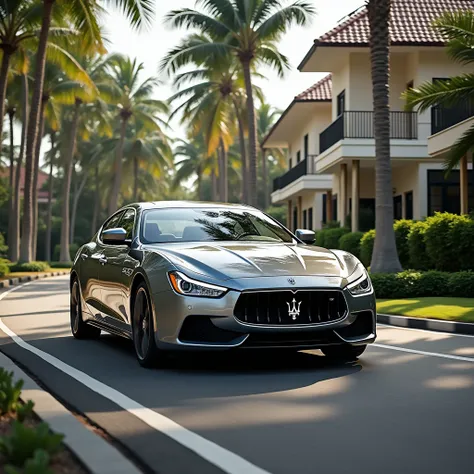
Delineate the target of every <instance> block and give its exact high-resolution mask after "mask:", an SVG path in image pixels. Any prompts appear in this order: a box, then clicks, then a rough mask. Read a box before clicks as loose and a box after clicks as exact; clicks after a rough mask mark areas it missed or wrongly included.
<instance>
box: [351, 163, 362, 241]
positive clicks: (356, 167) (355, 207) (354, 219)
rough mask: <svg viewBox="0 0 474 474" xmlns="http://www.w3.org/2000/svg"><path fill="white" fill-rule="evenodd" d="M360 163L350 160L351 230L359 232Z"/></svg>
mask: <svg viewBox="0 0 474 474" xmlns="http://www.w3.org/2000/svg"><path fill="white" fill-rule="evenodd" d="M359 176H360V161H359V160H352V214H351V230H352V232H357V231H358V230H359V198H360V178H359Z"/></svg>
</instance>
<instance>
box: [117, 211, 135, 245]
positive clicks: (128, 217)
mask: <svg viewBox="0 0 474 474" xmlns="http://www.w3.org/2000/svg"><path fill="white" fill-rule="evenodd" d="M134 223H135V209H127V210H126V211H125V212H124V214H123V216H122V219H121V220H120V224H119V227H123V228H124V229H125V230H126V231H127V237H126V238H127V239H130V240H131V239H132V238H133V224H134Z"/></svg>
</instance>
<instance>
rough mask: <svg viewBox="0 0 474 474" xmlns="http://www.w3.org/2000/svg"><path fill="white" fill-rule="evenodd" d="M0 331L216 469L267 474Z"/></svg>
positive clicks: (3, 327)
mask: <svg viewBox="0 0 474 474" xmlns="http://www.w3.org/2000/svg"><path fill="white" fill-rule="evenodd" d="M29 283H32V282H28V283H25V284H23V285H19V286H16V287H14V288H12V289H11V290H8V291H6V292H4V293H2V294H0V300H2V299H3V298H5V296H7V295H8V294H10V293H12V292H13V291H16V290H18V289H19V288H22V287H24V286H25V285H28V284H29ZM0 330H2V331H3V332H4V333H5V334H7V335H8V336H10V337H11V338H12V339H13V341H14V342H15V343H16V344H18V345H19V346H20V347H22V348H23V349H25V350H27V351H29V352H32V353H33V354H35V355H37V356H38V357H40V358H41V359H43V360H44V361H45V362H48V363H49V364H51V365H52V366H53V367H56V368H57V369H59V370H60V371H61V372H64V373H65V374H67V375H69V376H70V377H72V378H73V379H75V380H77V381H78V382H80V383H82V384H83V385H85V386H86V387H88V388H90V389H91V390H93V391H94V392H96V393H98V394H99V395H102V396H103V397H105V398H107V399H109V400H110V401H111V402H113V403H115V404H117V405H118V406H120V407H121V408H123V409H124V410H126V411H128V412H129V413H131V414H132V415H135V416H136V417H137V418H139V419H140V420H142V421H143V422H144V423H146V424H147V425H148V426H151V427H152V428H154V429H155V430H157V431H159V432H161V433H163V434H165V435H167V436H169V437H170V438H172V439H174V440H175V441H177V442H178V443H180V444H181V445H183V446H184V447H186V448H188V449H190V450H191V451H194V452H195V453H196V454H198V455H199V456H201V457H202V458H204V459H206V460H207V461H209V462H210V463H212V464H214V465H215V466H217V467H219V468H220V469H222V470H223V471H224V472H227V473H229V474H270V473H269V472H268V471H265V470H263V469H261V468H259V467H257V466H255V465H254V464H252V463H250V462H249V461H246V460H245V459H243V458H241V457H240V456H238V455H237V454H234V453H232V452H231V451H228V450H227V449H225V448H223V447H221V446H219V445H217V444H215V443H213V442H212V441H209V440H207V439H205V438H203V437H202V436H199V435H198V434H196V433H193V432H192V431H189V430H187V429H186V428H184V427H183V426H181V425H179V424H178V423H176V422H174V421H173V420H171V419H169V418H167V417H166V416H164V415H161V414H160V413H157V412H156V411H153V410H150V409H149V408H146V407H144V406H143V405H141V404H140V403H138V402H136V401H135V400H132V399H131V398H129V397H127V396H126V395H124V394H123V393H121V392H119V391H118V390H115V389H114V388H112V387H109V386H108V385H106V384H104V383H102V382H100V381H99V380H96V379H94V378H93V377H91V376H90V375H87V374H86V373H84V372H81V371H80V370H78V369H76V368H74V367H72V366H70V365H68V364H66V363H65V362H63V361H62V360H60V359H58V358H56V357H54V356H52V355H51V354H48V353H47V352H44V351H42V350H40V349H38V348H36V347H34V346H32V345H31V344H29V343H27V342H25V341H24V340H23V339H22V338H21V337H20V336H18V335H17V334H15V333H14V332H13V331H12V330H11V329H10V328H9V327H8V326H6V325H5V323H4V322H3V320H2V319H1V318H0ZM137 370H138V369H137Z"/></svg>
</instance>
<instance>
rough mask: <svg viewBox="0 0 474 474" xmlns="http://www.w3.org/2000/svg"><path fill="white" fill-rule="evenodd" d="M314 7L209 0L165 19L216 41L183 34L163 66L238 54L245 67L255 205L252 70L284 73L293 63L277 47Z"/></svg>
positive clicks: (266, 0) (301, 1)
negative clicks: (260, 68)
mask: <svg viewBox="0 0 474 474" xmlns="http://www.w3.org/2000/svg"><path fill="white" fill-rule="evenodd" d="M314 12H315V10H314V7H313V6H312V4H311V2H309V1H306V0H297V1H296V2H295V3H293V4H291V5H289V6H286V7H282V5H281V3H280V2H276V1H274V0H258V1H254V2H250V3H246V2H241V1H238V0H205V1H203V2H202V11H197V10H192V9H188V8H185V9H182V10H174V11H172V12H170V13H169V14H168V15H167V17H166V21H167V23H169V24H171V25H173V26H175V27H186V28H197V29H198V30H199V31H201V32H203V33H207V34H208V35H209V36H210V37H211V38H212V43H209V42H207V41H203V40H202V39H201V40H200V39H199V37H197V36H196V35H191V36H188V37H187V38H185V40H184V41H183V42H181V43H180V44H179V45H178V46H177V47H176V48H174V49H173V50H171V51H170V52H169V53H168V54H167V55H166V57H165V59H164V60H163V63H162V68H163V69H167V70H168V71H169V72H175V71H176V70H177V69H178V68H180V67H181V66H183V65H186V64H189V63H192V62H194V63H195V64H200V63H202V62H203V61H205V59H206V58H207V57H209V56H211V57H215V58H220V57H223V56H226V55H228V54H233V55H235V56H236V57H237V58H238V60H239V62H240V64H241V67H242V72H243V76H244V82H245V90H246V96H247V113H248V124H249V189H248V191H249V203H250V204H252V205H256V187H257V129H256V120H255V107H254V97H253V89H252V77H251V71H252V69H253V68H254V67H255V65H256V64H266V65H268V66H270V67H272V68H274V69H275V70H276V71H277V72H278V74H279V75H280V76H282V75H283V74H284V71H285V70H286V69H287V68H288V67H289V62H288V59H287V58H286V56H284V55H283V54H281V53H280V52H279V51H278V47H277V43H278V41H279V39H280V38H281V36H282V35H283V34H284V33H286V32H287V30H288V28H289V27H290V26H291V25H292V24H293V23H296V24H298V25H307V24H308V23H309V21H310V19H311V17H312V16H313V14H314Z"/></svg>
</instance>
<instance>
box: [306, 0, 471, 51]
mask: <svg viewBox="0 0 474 474" xmlns="http://www.w3.org/2000/svg"><path fill="white" fill-rule="evenodd" d="M472 7H473V0H392V12H391V21H390V40H391V42H392V44H400V45H403V44H420V45H422V44H430V45H432V44H439V45H442V44H443V43H444V40H443V37H442V36H441V35H440V34H439V32H438V31H437V30H435V29H434V28H433V27H432V26H431V23H432V22H433V20H435V19H436V18H437V17H439V16H440V15H441V14H442V13H443V12H445V11H458V10H467V9H472ZM315 42H316V44H319V45H324V44H327V45H366V44H368V42H369V19H368V16H367V8H366V7H362V8H360V9H359V10H357V11H356V12H354V13H353V14H351V15H350V16H349V18H348V19H347V20H345V21H343V22H342V23H340V24H339V25H337V26H336V27H335V28H333V29H332V30H331V31H329V32H327V33H325V34H324V35H323V36H321V37H319V38H318V39H317V40H316V41H315Z"/></svg>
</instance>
